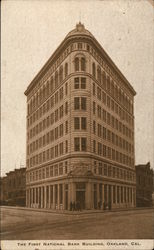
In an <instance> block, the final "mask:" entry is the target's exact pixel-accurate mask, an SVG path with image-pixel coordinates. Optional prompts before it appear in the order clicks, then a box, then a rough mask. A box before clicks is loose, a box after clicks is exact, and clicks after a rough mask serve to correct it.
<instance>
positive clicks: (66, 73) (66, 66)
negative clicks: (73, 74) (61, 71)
mask: <svg viewBox="0 0 154 250" xmlns="http://www.w3.org/2000/svg"><path fill="white" fill-rule="evenodd" d="M66 76H68V63H65V77H66Z"/></svg>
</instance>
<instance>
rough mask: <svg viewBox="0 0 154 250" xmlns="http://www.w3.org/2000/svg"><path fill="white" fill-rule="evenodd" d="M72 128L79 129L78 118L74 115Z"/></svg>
mask: <svg viewBox="0 0 154 250" xmlns="http://www.w3.org/2000/svg"><path fill="white" fill-rule="evenodd" d="M74 129H80V118H79V117H74Z"/></svg>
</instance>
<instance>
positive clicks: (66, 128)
mask: <svg viewBox="0 0 154 250" xmlns="http://www.w3.org/2000/svg"><path fill="white" fill-rule="evenodd" d="M65 134H68V121H66V122H65Z"/></svg>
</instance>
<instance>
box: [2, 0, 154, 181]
mask: <svg viewBox="0 0 154 250" xmlns="http://www.w3.org/2000/svg"><path fill="white" fill-rule="evenodd" d="M153 18H154V8H153V6H152V4H151V2H150V1H146V0H136V1H135V0H134V1H132V0H130V1H129V0H126V1H123V0H106V1H97V0H87V1H86V0H85V1H79V0H76V1H71V0H67V1H64V0H61V1H60V0H51V1H49V0H48V1H46V0H39V1H37V0H35V1H28V0H23V1H14V0H11V1H7V0H5V1H4V0H3V1H2V2H1V175H2V176H3V175H5V173H7V172H9V171H11V170H13V169H14V168H20V167H22V166H25V152H26V97H25V96H24V91H25V90H26V88H27V86H28V85H29V83H30V82H31V80H32V79H33V78H34V77H35V75H36V74H37V73H38V71H39V70H40V69H41V67H42V66H43V65H44V64H45V62H46V61H47V60H48V58H49V57H50V56H51V55H52V53H53V52H54V51H55V49H56V48H57V47H58V46H59V44H60V43H61V42H62V40H63V39H64V38H65V36H66V35H67V33H68V32H69V31H71V30H72V29H74V28H75V26H76V23H78V22H79V21H81V22H82V23H84V25H85V28H86V29H88V30H89V31H90V32H91V33H92V34H93V35H94V36H95V38H96V39H97V41H98V42H99V43H100V44H101V45H102V47H103V48H104V50H105V51H106V52H107V53H108V55H109V56H110V57H111V58H112V60H113V61H114V62H115V64H116V65H117V67H118V68H119V69H120V71H121V72H122V73H123V74H124V76H125V77H126V78H127V79H128V81H129V82H130V83H131V85H132V86H133V88H134V89H135V90H136V92H137V95H136V96H135V157H136V159H135V162H136V164H144V163H147V162H148V161H150V163H151V167H152V168H154V82H153V80H154V70H153V69H154V58H153V54H154V40H153V37H154V29H153Z"/></svg>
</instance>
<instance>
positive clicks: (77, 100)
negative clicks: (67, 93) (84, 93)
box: [74, 97, 86, 110]
mask: <svg viewBox="0 0 154 250" xmlns="http://www.w3.org/2000/svg"><path fill="white" fill-rule="evenodd" d="M80 101H81V103H80ZM80 104H81V106H80ZM80 108H81V109H82V110H86V97H81V98H79V97H75V98H74V109H75V110H78V109H80Z"/></svg>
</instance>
